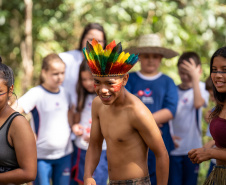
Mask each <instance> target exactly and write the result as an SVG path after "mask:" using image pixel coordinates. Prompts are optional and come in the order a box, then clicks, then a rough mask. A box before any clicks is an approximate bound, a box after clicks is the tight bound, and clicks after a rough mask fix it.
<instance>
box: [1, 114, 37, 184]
mask: <svg viewBox="0 0 226 185" xmlns="http://www.w3.org/2000/svg"><path fill="white" fill-rule="evenodd" d="M9 136H10V138H11V141H12V143H13V147H14V149H15V152H16V158H17V161H18V164H19V168H18V169H15V170H12V171H8V172H4V173H0V184H1V183H3V184H8V183H13V184H23V183H26V182H30V181H33V180H34V179H35V178H36V173H37V151H36V143H35V137H34V134H33V132H32V130H31V127H30V125H29V123H28V122H27V120H26V119H25V118H24V117H22V116H17V117H16V118H14V120H13V122H12V124H11V126H10V129H9Z"/></svg>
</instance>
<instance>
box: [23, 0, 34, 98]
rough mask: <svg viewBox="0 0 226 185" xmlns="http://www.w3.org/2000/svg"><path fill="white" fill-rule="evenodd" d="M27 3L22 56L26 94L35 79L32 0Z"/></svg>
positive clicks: (24, 90) (26, 1) (25, 1)
mask: <svg viewBox="0 0 226 185" xmlns="http://www.w3.org/2000/svg"><path fill="white" fill-rule="evenodd" d="M24 3H25V29H24V32H25V38H24V40H23V41H22V42H21V45H20V49H21V56H22V65H23V76H22V91H23V92H22V93H23V94H24V93H25V92H26V91H27V90H28V88H30V87H31V85H32V77H33V60H32V56H33V45H32V6H33V3H32V0H24Z"/></svg>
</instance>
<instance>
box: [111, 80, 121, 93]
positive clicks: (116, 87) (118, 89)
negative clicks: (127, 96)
mask: <svg viewBox="0 0 226 185" xmlns="http://www.w3.org/2000/svg"><path fill="white" fill-rule="evenodd" d="M113 87H114V92H118V91H120V89H121V87H122V82H121V83H119V84H117V85H113Z"/></svg>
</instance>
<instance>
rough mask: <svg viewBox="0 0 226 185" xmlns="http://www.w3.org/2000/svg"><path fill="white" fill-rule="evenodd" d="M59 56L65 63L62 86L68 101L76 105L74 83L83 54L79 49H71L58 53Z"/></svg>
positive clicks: (76, 79) (75, 82)
mask: <svg viewBox="0 0 226 185" xmlns="http://www.w3.org/2000/svg"><path fill="white" fill-rule="evenodd" d="M59 56H60V58H61V59H62V60H63V61H64V63H65V64H66V69H65V79H64V82H63V84H62V86H63V87H64V88H65V90H66V92H67V93H68V94H69V97H70V99H71V100H70V102H71V103H72V104H74V105H75V106H77V93H76V85H77V82H78V75H79V68H80V64H81V62H82V60H83V55H82V53H81V51H79V50H71V51H66V52H63V53H59Z"/></svg>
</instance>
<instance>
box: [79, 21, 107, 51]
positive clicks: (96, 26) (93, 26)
mask: <svg viewBox="0 0 226 185" xmlns="http://www.w3.org/2000/svg"><path fill="white" fill-rule="evenodd" d="M90 30H99V31H101V32H102V33H103V35H104V48H105V47H106V44H107V37H106V34H105V31H104V28H103V26H101V25H100V24H98V23H89V24H87V25H86V27H85V29H84V30H83V33H82V35H81V38H80V42H79V48H78V49H79V50H80V51H82V49H83V48H82V41H83V40H84V38H85V36H86V34H87V33H88V32H89V31H90Z"/></svg>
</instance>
